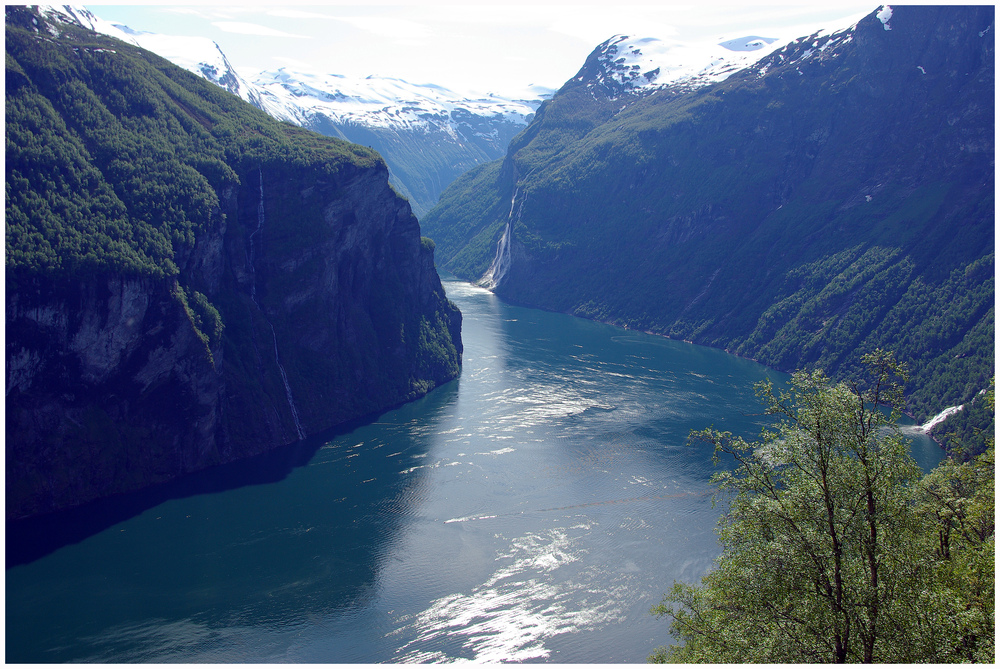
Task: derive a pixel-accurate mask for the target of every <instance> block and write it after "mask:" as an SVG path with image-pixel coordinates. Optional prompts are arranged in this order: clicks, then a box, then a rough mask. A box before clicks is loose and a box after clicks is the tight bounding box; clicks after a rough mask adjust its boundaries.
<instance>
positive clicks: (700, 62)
mask: <svg viewBox="0 0 1000 669" xmlns="http://www.w3.org/2000/svg"><path fill="white" fill-rule="evenodd" d="M884 9H887V8H884ZM888 16H891V9H889V10H888V14H887V16H886V19H885V20H886V21H888ZM861 18H862V17H861V16H851V17H845V18H844V19H841V20H840V21H838V22H837V23H836V24H834V25H829V26H827V27H824V28H818V29H815V30H814V31H813V32H812V34H810V35H809V36H808V37H799V35H801V34H802V33H801V32H799V33H797V34H792V35H788V34H779V35H775V36H771V37H761V36H759V35H756V34H751V35H746V36H741V37H731V38H728V39H722V40H714V41H711V42H708V41H699V42H684V41H679V40H661V39H656V38H652V37H644V38H638V37H630V36H627V35H615V36H614V37H612V38H611V39H609V40H607V41H605V42H604V43H603V44H601V45H600V46H598V47H597V54H598V55H597V60H598V64H599V66H600V68H599V72H597V73H596V74H590V76H591V77H592V78H593V81H591V82H589V84H588V85H589V86H595V85H603V86H604V88H605V89H606V90H607V91H608V92H609V93H610V97H611V99H615V98H617V97H618V96H620V95H622V94H624V93H627V92H631V93H639V94H640V95H641V94H645V93H648V92H652V91H654V90H657V89H661V88H668V87H669V88H673V89H675V90H680V91H690V90H694V89H696V88H700V87H702V86H706V85H709V84H714V83H718V82H720V81H724V80H725V79H727V78H728V77H730V76H731V75H733V74H735V73H736V72H739V71H740V70H743V69H746V68H748V67H753V66H754V65H755V64H756V65H757V66H758V68H759V69H758V75H760V76H762V75H763V74H764V73H766V72H767V70H768V68H770V67H771V66H773V65H775V64H790V63H795V62H797V61H800V60H804V59H807V58H815V57H818V56H823V57H834V56H836V53H833V52H831V53H824V52H826V51H827V49H829V48H830V47H836V46H842V45H845V44H848V43H850V42H851V40H852V38H853V33H854V28H855V27H856V25H857V22H858V21H859V20H860V19H861ZM886 29H888V26H887V27H886ZM795 30H798V29H795ZM796 38H798V39H796ZM790 47H791V48H792V51H791V52H790V51H789V48H790ZM799 47H805V49H802V48H799ZM775 53H779V54H785V53H788V54H789V56H791V55H792V53H796V54H798V56H797V57H796V58H794V59H792V60H789V61H788V62H787V63H786V62H785V61H786V60H787V59H786V57H785V56H784V55H779V59H778V61H774V60H773V59H768V56H771V55H772V54H775ZM587 77H588V73H587V72H585V71H581V72H580V74H579V75H577V77H576V80H577V81H584V80H585V79H587Z"/></svg>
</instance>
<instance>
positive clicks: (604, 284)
mask: <svg viewBox="0 0 1000 669" xmlns="http://www.w3.org/2000/svg"><path fill="white" fill-rule="evenodd" d="M992 25H993V15H992V11H991V10H990V9H989V8H979V7H974V8H923V7H893V8H892V14H891V16H888V11H886V9H885V8H882V9H880V10H876V11H874V12H872V13H871V14H869V15H868V16H867V17H865V18H864V19H862V20H860V21H859V22H858V23H857V24H856V25H855V26H854V27H852V28H850V29H847V30H842V31H833V32H832V33H830V34H828V35H823V34H814V35H810V36H807V37H802V38H799V39H796V40H794V41H792V42H789V43H787V44H784V45H780V44H774V45H773V46H774V48H773V49H772V51H771V52H770V53H769V54H768V55H767V56H765V57H764V58H763V59H761V60H759V61H757V62H756V63H755V64H753V65H751V66H750V67H748V68H745V69H743V70H741V71H739V72H736V73H732V74H731V75H730V76H729V77H728V78H726V79H725V80H724V81H722V82H718V83H713V84H709V85H705V86H700V87H698V88H697V89H695V90H689V91H685V90H677V89H671V88H670V87H664V88H662V89H659V90H656V91H653V92H651V93H649V94H644V95H634V96H631V97H629V98H628V99H624V98H622V99H619V98H617V91H615V90H607V89H606V88H602V87H601V84H602V82H601V81H600V80H599V79H598V78H597V77H596V76H594V71H593V68H591V67H590V65H591V64H592V63H593V61H594V60H595V59H596V57H597V54H598V51H599V50H595V52H594V53H593V54H591V56H590V57H589V58H588V63H587V64H585V65H584V67H583V68H581V71H580V74H578V75H577V76H576V77H574V78H573V79H570V80H569V81H568V82H567V83H566V84H565V85H564V86H563V87H562V88H560V90H559V91H558V92H557V94H556V95H555V96H554V97H553V99H552V100H550V101H547V102H546V103H545V104H544V105H543V106H542V107H541V108H540V109H539V111H538V112H537V113H536V117H535V120H534V121H533V122H532V124H531V125H530V126H529V127H528V128H526V129H525V131H524V132H522V133H521V135H519V136H518V137H517V138H515V139H514V140H513V141H512V142H511V145H510V147H509V149H508V154H507V156H506V157H505V158H504V159H503V160H501V161H497V162H494V163H491V164H488V165H483V166H480V167H478V168H476V169H475V170H473V171H471V172H469V173H468V174H466V175H464V176H463V177H461V178H460V179H459V180H458V181H456V182H455V184H453V186H452V187H451V188H450V189H449V190H448V191H446V192H445V193H444V194H443V195H442V198H441V201H440V203H439V205H438V206H437V207H436V208H435V209H434V210H432V211H431V212H430V213H429V214H428V215H427V216H425V217H424V220H423V228H424V230H425V233H426V234H428V235H430V236H432V237H433V238H434V239H435V241H436V242H437V245H438V255H439V262H440V263H441V265H442V266H443V267H445V268H447V269H449V270H450V271H452V272H454V273H455V274H457V275H458V276H460V277H462V278H465V279H468V280H473V281H482V282H484V283H485V284H486V285H488V286H489V287H491V288H492V289H493V290H494V291H495V292H496V293H497V294H498V295H501V296H502V297H504V298H506V299H510V300H513V301H515V302H518V303H522V304H526V305H530V306H536V307H542V308H546V309H551V310H554V311H564V312H567V313H571V314H575V315H579V316H583V317H587V318H594V319H597V320H602V321H606V322H611V323H614V324H618V325H624V326H627V327H630V328H636V329H641V330H646V331H650V332H653V333H656V334H664V335H667V336H671V337H674V338H677V339H685V340H689V341H693V342H695V343H701V344H706V345H711V346H715V347H718V348H724V349H726V350H728V351H730V352H733V353H735V354H737V355H741V356H743V357H747V358H752V359H755V360H758V361H760V362H763V363H765V364H768V365H770V366H772V367H776V368H778V369H783V370H786V371H790V370H792V369H796V368H800V367H804V366H813V365H816V366H821V367H823V368H825V369H826V370H827V371H828V372H830V373H834V374H843V375H848V374H849V373H850V371H851V369H852V364H854V363H852V360H856V359H859V358H860V353H863V352H865V349H867V350H870V349H871V348H874V347H876V346H882V347H884V348H886V347H889V348H895V349H898V350H899V353H900V357H902V358H903V359H904V360H905V361H907V362H908V363H909V364H911V367H912V368H913V371H914V374H913V380H912V384H911V394H910V396H909V401H910V410H911V411H912V412H913V414H914V415H915V416H916V417H918V419H921V420H923V419H925V418H928V417H930V416H931V415H934V414H936V413H938V412H939V411H940V410H941V409H942V408H944V407H946V406H953V405H957V404H960V403H962V402H963V401H964V400H968V399H970V398H971V397H972V396H974V395H975V393H977V392H978V391H979V390H981V389H982V388H984V387H986V386H987V385H988V382H989V378H990V377H991V375H992V368H993V358H992V327H993V324H992V318H993V315H992V295H993V277H992V271H991V268H992V267H993V256H992V252H993V192H992V183H993V181H992V176H993V166H992V162H991V156H992V147H993V78H992V77H993V69H992V68H993V65H992V54H993V42H992V33H993V31H992ZM582 75H589V78H588V76H583V77H582V78H581V76H582ZM597 91H604V93H605V94H604V95H595V92H597ZM746 286H752V287H753V289H752V290H750V291H747V290H746ZM921 296H922V297H921ZM931 305H933V306H931ZM935 310H939V311H935ZM918 314H922V316H918ZM922 319H923V320H922ZM918 342H919V343H918Z"/></svg>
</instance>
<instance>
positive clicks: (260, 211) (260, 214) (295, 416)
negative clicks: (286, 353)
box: [250, 170, 306, 439]
mask: <svg viewBox="0 0 1000 669" xmlns="http://www.w3.org/2000/svg"><path fill="white" fill-rule="evenodd" d="M257 173H258V176H259V177H260V199H259V200H258V202H257V229H256V230H254V231H253V232H252V233H250V274H251V276H252V277H253V279H252V280H251V282H250V299H251V300H253V303H254V304H255V305H257V309H258V310H259V311H260V313H261V315H262V316H263V317H264V321H265V322H266V323H267V325H268V327H270V328H271V339H272V341H273V342H274V362H275V364H277V365H278V372H279V373H280V374H281V382H282V383H283V384H284V386H285V397H286V398H287V399H288V408H289V409H290V410H291V412H292V420H293V421H294V422H295V434H296V436H298V438H299V439H305V438H306V433H305V432H304V431H303V430H302V423H301V422H300V421H299V411H298V409H296V408H295V400H294V399H293V398H292V387H291V385H289V383H288V375H287V374H286V373H285V366H284V365H282V364H281V358H280V357H279V356H278V337H277V335H276V334H275V333H274V325H272V324H271V321H270V320H268V318H267V314H265V313H264V310H263V309H262V308H261V306H260V303H259V302H258V301H257V270H256V268H255V267H254V260H255V259H256V246H255V242H254V237H256V236H260V237H263V232H264V173H263V172H262V171H260V170H258V171H257Z"/></svg>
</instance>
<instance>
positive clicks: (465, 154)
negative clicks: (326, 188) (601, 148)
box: [253, 68, 551, 216]
mask: <svg viewBox="0 0 1000 669" xmlns="http://www.w3.org/2000/svg"><path fill="white" fill-rule="evenodd" d="M253 84H254V86H255V88H256V90H257V91H258V93H259V95H260V102H259V106H260V107H261V108H262V109H264V110H265V111H267V112H268V113H269V114H271V115H272V116H274V117H276V118H279V119H282V120H285V121H289V122H291V123H295V124H296V125H300V126H303V127H305V128H309V129H311V130H315V131H317V132H320V133H323V134H325V135H332V136H336V137H341V138H343V139H346V140H349V141H352V142H357V143H359V144H366V145H368V146H371V147H372V148H374V149H376V150H377V151H379V153H381V154H382V156H383V157H384V158H385V160H386V163H388V165H389V170H390V174H391V175H392V177H393V185H394V186H396V188H397V189H398V190H400V191H401V192H402V194H403V195H406V196H407V197H408V198H409V199H410V204H411V206H412V207H413V209H414V211H415V212H416V213H417V215H418V216H419V215H422V214H423V213H424V212H426V211H427V210H429V209H430V208H431V207H433V206H434V204H435V203H436V202H437V199H438V197H439V196H440V194H441V192H442V191H443V190H444V189H445V188H446V187H447V186H448V185H449V184H450V183H451V182H452V181H453V180H454V179H455V178H457V177H458V176H459V175H461V174H462V173H463V172H465V171H467V170H469V169H471V168H473V167H475V166H476V165H478V164H479V163H482V162H488V161H490V160H496V159H497V158H499V157H501V156H502V155H503V154H504V152H505V151H506V149H507V144H509V143H510V140H511V139H512V138H513V137H514V135H516V134H517V133H518V132H520V131H521V130H523V129H524V128H525V127H526V126H527V125H528V123H529V122H530V121H531V119H532V117H533V115H534V112H535V109H537V108H538V106H539V105H540V104H541V102H542V101H541V99H535V100H511V99H509V98H503V97H499V96H496V95H482V96H476V95H475V94H469V93H466V94H460V93H456V92H455V91H452V90H449V89H447V88H444V87H441V86H435V85H431V84H424V85H417V84H412V83H409V82H407V81H403V80H402V79H394V78H389V77H374V76H370V77H365V78H350V77H345V76H342V75H332V74H331V75H312V74H303V73H295V72H291V71H288V70H286V69H285V68H282V69H280V70H277V71H270V72H262V73H260V74H259V75H258V76H257V77H256V78H255V79H254V81H253ZM537 92H538V93H541V94H542V95H547V94H551V91H550V90H539V91H537Z"/></svg>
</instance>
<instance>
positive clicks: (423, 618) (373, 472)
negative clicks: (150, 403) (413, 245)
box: [6, 280, 940, 663]
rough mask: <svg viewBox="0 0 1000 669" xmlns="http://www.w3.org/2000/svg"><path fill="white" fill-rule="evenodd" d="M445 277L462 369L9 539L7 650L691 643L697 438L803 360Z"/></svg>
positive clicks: (723, 424) (698, 552)
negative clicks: (532, 302)
mask: <svg viewBox="0 0 1000 669" xmlns="http://www.w3.org/2000/svg"><path fill="white" fill-rule="evenodd" d="M445 287H446V289H447V291H448V294H449V297H450V298H451V299H452V300H453V301H455V302H456V303H457V304H458V305H459V307H460V308H461V310H462V313H463V315H464V325H463V339H464V342H465V356H464V365H463V371H462V375H461V378H460V379H458V380H457V381H454V382H452V383H450V384H447V385H446V386H443V387H441V388H438V389H436V390H435V391H433V392H432V393H430V394H429V395H428V396H427V397H425V398H423V399H421V400H419V401H417V402H413V403H411V404H408V405H405V406H403V407H400V408H398V409H395V410H393V411H389V412H387V413H384V414H382V415H380V416H379V417H377V418H375V419H374V420H373V421H371V422H368V423H366V424H360V425H358V426H356V427H355V428H354V429H350V430H341V431H340V432H339V433H336V434H331V435H326V436H324V437H320V438H314V439H310V440H307V441H305V442H301V443H300V444H297V445H296V446H295V447H293V448H291V449H285V450H284V451H281V452H277V453H275V454H271V455H269V456H267V457H264V458H258V459H255V460H253V461H250V462H247V463H241V464H239V465H233V466H229V467H220V468H216V469H214V470H210V471H208V472H203V473H201V474H199V475H197V476H195V477H192V478H190V479H189V480H187V481H182V482H179V483H178V484H177V485H173V486H167V487H165V488H164V487H161V488H159V489H157V490H154V491H150V492H147V493H143V494H142V495H132V496H123V497H119V498H115V499H113V500H109V501H108V502H106V503H104V504H102V505H91V507H88V508H87V509H82V510H80V511H78V512H75V513H73V514H68V515H63V516H61V517H57V518H55V519H48V520H47V521H45V523H41V524H36V526H35V527H34V531H33V532H32V531H30V530H31V528H29V530H25V531H21V532H19V533H18V534H16V536H15V539H16V540H17V542H19V543H21V544H25V543H31V542H40V543H41V544H45V545H46V546H47V547H44V548H40V549H38V551H37V553H38V554H39V555H41V557H37V556H31V557H29V558H23V559H19V560H14V561H13V566H11V565H12V559H11V555H12V551H15V552H19V553H20V554H22V555H24V554H27V555H30V554H31V548H32V547H31V546H26V545H20V546H13V547H12V546H11V540H12V533H11V530H10V529H8V548H7V550H8V569H7V574H6V576H7V578H6V596H7V609H6V621H7V623H6V625H7V627H6V643H7V652H6V660H7V661H8V662H59V661H78V662H92V661H96V662H350V663H359V662H421V661H448V660H460V659H473V660H478V661H484V662H486V661H549V662H642V661H644V660H645V658H646V656H647V655H648V654H649V653H650V651H651V650H652V649H653V648H654V647H655V646H657V645H661V644H664V643H667V642H668V641H669V635H668V632H667V627H668V625H667V623H666V621H663V620H657V619H656V618H654V617H652V616H651V615H650V614H649V609H650V606H652V605H654V604H656V603H658V602H659V601H660V598H661V596H662V594H663V593H664V592H665V591H666V590H667V589H668V588H669V587H670V584H671V583H672V582H673V580H675V579H680V580H685V581H694V580H696V579H698V578H700V577H701V576H702V575H703V574H704V573H705V571H706V570H707V569H708V568H709V567H710V565H711V561H712V559H713V558H714V557H715V556H716V555H717V553H718V551H719V548H718V544H717V542H716V537H715V534H714V533H713V528H714V526H715V522H716V519H717V517H718V514H719V513H720V507H718V506H715V507H713V504H712V496H711V492H710V487H709V484H708V479H709V477H710V476H711V474H712V472H713V471H715V466H714V465H713V463H712V458H711V453H710V452H709V451H707V450H705V449H704V448H700V447H694V446H690V445H688V444H686V443H685V438H686V436H687V434H688V432H689V430H691V429H695V428H702V427H706V426H708V425H711V424H714V425H715V427H717V428H720V429H728V430H732V431H734V432H737V433H741V434H745V435H746V436H748V437H754V436H756V433H757V431H758V429H759V426H760V424H761V420H762V419H761V417H760V416H758V415H755V414H756V413H757V412H758V411H759V405H758V404H757V401H756V399H755V398H754V396H753V391H752V384H753V382H755V381H758V380H761V379H764V378H767V377H771V378H773V379H775V380H776V381H780V380H782V379H784V378H785V377H784V375H781V374H778V373H776V372H773V371H769V370H767V369H765V368H764V367H761V366H759V365H757V364H755V363H753V362H750V361H746V360H741V359H739V358H735V357H732V356H729V355H727V354H725V353H724V352H721V351H716V350H712V349H706V348H702V347H697V346H693V345H689V344H685V343H683V342H674V341H669V340H666V339H662V338H658V337H653V336H649V335H645V334H642V333H635V332H630V331H627V330H621V329H618V328H613V327H610V326H606V325H602V324H599V323H593V322H590V321H585V320H580V319H575V318H572V317H569V316H565V315H560V314H552V313H546V312H542V311H536V310H532V309H526V308H520V307H515V306H511V305H508V304H505V303H503V302H502V301H500V300H499V299H497V298H496V297H495V296H493V295H492V294H491V293H489V292H487V291H486V290H483V289H480V288H477V287H474V286H470V285H468V284H465V283H462V282H458V281H453V280H446V281H445ZM914 450H915V454H916V455H917V456H918V459H921V460H923V462H924V465H925V466H927V465H928V464H932V463H933V462H934V461H935V460H936V459H939V458H940V451H939V449H937V447H936V446H935V445H933V443H932V442H930V440H929V439H926V438H924V439H922V440H919V441H917V442H916V443H915V445H914ZM122 508H127V509H132V511H128V512H122V511H121V509H122ZM109 509H113V511H109ZM116 513H117V514H118V515H116ZM80 527H93V528H94V529H93V530H92V531H82V532H81V530H80ZM38 528H42V529H41V530H39V529H38ZM74 532H76V534H74ZM43 535H44V536H43ZM49 535H62V536H64V537H70V538H64V539H60V537H59V536H49ZM46 542H49V543H47V544H46ZM60 544H61V545H60Z"/></svg>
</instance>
